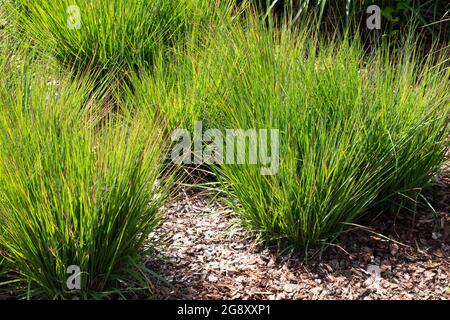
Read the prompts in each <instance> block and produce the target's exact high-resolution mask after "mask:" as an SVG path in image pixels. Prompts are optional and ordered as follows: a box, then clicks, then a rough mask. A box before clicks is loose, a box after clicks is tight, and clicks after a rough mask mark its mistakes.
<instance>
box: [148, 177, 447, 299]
mask: <svg viewBox="0 0 450 320" xmlns="http://www.w3.org/2000/svg"><path fill="white" fill-rule="evenodd" d="M433 198H434V199H438V200H436V201H435V202H434V203H433V205H434V207H435V209H436V211H437V212H436V213H433V212H432V210H424V211H423V212H421V213H418V214H416V215H415V216H414V215H413V214H412V213H405V212H404V213H400V214H397V215H392V216H387V215H381V216H378V217H375V218H374V217H372V218H371V220H369V219H365V220H363V221H361V222H360V223H361V224H363V225H365V226H369V227H370V228H371V229H372V230H373V231H375V232H376V233H379V234H382V235H383V236H386V237H387V238H389V239H386V238H384V237H381V236H378V235H376V234H374V233H373V232H368V231H367V230H362V229H360V230H356V231H352V232H349V233H346V234H345V235H343V236H342V237H341V238H340V239H339V241H338V242H337V244H336V245H335V246H333V247H330V249H328V250H327V251H326V253H325V254H324V255H323V256H322V257H321V259H319V258H314V259H311V260H308V261H305V259H303V258H301V257H299V256H295V255H277V254H276V253H275V252H274V251H271V250H270V249H268V248H264V247H263V246H260V245H258V244H256V243H255V242H254V241H252V240H251V239H249V237H248V235H247V234H246V233H245V232H244V231H242V230H240V229H239V228H237V227H236V224H235V222H236V220H235V217H234V215H233V213H232V212H231V211H229V210H227V209H225V208H224V207H223V206H221V205H220V204H219V203H218V202H216V201H211V198H210V197H209V196H207V195H204V194H201V193H195V192H192V191H189V190H184V191H183V192H182V194H181V195H180V197H179V199H175V200H173V201H172V202H171V204H170V206H169V210H168V213H167V216H166V218H167V219H166V222H165V223H164V224H163V226H162V227H161V228H159V230H158V234H156V235H155V236H158V237H162V239H163V243H164V244H166V245H164V246H162V248H161V250H160V253H159V254H160V257H161V258H162V259H164V263H155V264H154V266H152V267H153V269H154V271H155V272H157V273H158V274H160V275H161V276H163V277H164V278H165V279H166V280H167V283H163V282H161V283H158V284H157V285H156V287H157V288H158V289H157V292H156V294H157V297H158V298H160V299H450V179H447V180H446V179H444V178H442V179H441V180H440V181H439V187H438V188H436V189H435V190H434V191H433ZM152 265H153V263H152ZM377 274H378V275H379V276H377ZM169 283H170V284H169Z"/></svg>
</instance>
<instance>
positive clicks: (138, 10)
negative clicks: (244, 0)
mask: <svg viewBox="0 0 450 320" xmlns="http://www.w3.org/2000/svg"><path fill="white" fill-rule="evenodd" d="M222 2H223V1H222ZM6 5H7V8H8V12H9V13H10V15H11V16H12V17H13V19H12V20H13V21H14V22H15V23H16V24H17V25H18V27H19V29H20V30H22V33H23V35H24V36H25V37H27V38H29V39H30V40H31V41H33V43H34V44H35V45H37V46H38V47H39V48H41V49H42V50H43V51H44V52H47V53H52V54H53V56H54V57H56V58H57V59H58V60H60V61H61V62H62V63H64V64H65V65H67V66H69V67H70V68H73V67H75V68H76V69H77V70H79V71H87V70H94V71H95V72H97V73H98V72H103V73H110V74H111V73H112V74H115V75H116V76H118V77H119V78H121V79H123V77H124V76H125V74H126V73H127V72H128V71H130V70H134V69H136V68H148V67H150V66H152V64H153V59H154V55H155V53H156V52H159V51H161V50H163V49H164V48H170V46H171V45H173V44H174V43H177V42H179V41H182V40H183V38H184V37H186V36H187V35H189V34H192V33H198V29H201V27H202V24H203V23H205V22H206V21H207V19H208V18H209V17H210V16H212V15H213V14H214V6H215V4H214V3H212V2H211V1H204V0H183V1H167V0H144V1H128V0H112V1H111V0H97V1H91V0H78V1H69V0H56V1H46V0H7V2H6Z"/></svg>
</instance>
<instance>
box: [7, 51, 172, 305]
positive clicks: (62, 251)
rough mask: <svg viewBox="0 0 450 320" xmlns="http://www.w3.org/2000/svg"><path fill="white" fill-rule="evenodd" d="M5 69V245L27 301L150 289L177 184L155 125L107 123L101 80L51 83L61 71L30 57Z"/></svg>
mask: <svg viewBox="0 0 450 320" xmlns="http://www.w3.org/2000/svg"><path fill="white" fill-rule="evenodd" d="M36 64H37V65H36ZM1 69H2V74H4V75H5V79H4V81H2V85H1V86H0V97H1V99H0V100H1V102H0V110H1V116H0V127H1V130H0V146H1V152H0V161H1V165H0V168H1V169H0V182H1V183H0V244H1V246H2V249H3V248H4V251H2V252H3V253H4V254H5V258H6V259H7V261H8V264H9V265H10V266H11V268H12V269H13V270H14V272H15V273H16V274H17V275H18V279H19V280H21V281H22V283H25V284H26V285H27V286H26V287H27V288H28V290H27V295H28V297H44V298H51V299H62V298H71V297H75V296H76V297H81V298H88V297H91V298H92V297H94V298H99V297H103V296H105V295H107V294H114V293H117V294H121V289H122V290H131V289H136V288H144V289H145V290H149V288H151V281H150V280H149V278H148V274H149V273H148V271H149V270H147V269H146V267H145V265H144V264H143V263H144V260H145V259H144V258H148V257H149V255H148V250H149V249H150V248H149V247H148V243H147V237H148V234H149V233H150V232H151V231H152V230H153V229H154V228H155V227H156V225H157V224H158V222H159V220H160V217H161V213H160V208H161V206H162V204H163V202H164V200H165V199H166V196H167V193H168V188H169V185H170V178H167V179H166V178H165V177H163V176H161V175H160V173H161V171H162V170H163V168H162V163H163V161H162V159H163V158H164V154H165V152H164V146H165V144H164V142H163V139H162V138H161V134H160V131H159V129H158V126H157V124H156V121H153V122H152V123H151V127H149V122H148V121H147V120H148V119H146V118H145V117H140V116H139V115H136V117H134V118H130V119H128V120H126V119H123V118H120V119H119V118H118V117H116V118H113V117H112V116H110V117H108V118H102V119H100V117H99V115H100V114H101V113H100V112H99V111H98V110H97V109H98V107H97V106H96V102H95V101H96V100H101V99H100V98H99V99H97V98H96V97H95V94H93V93H92V92H93V87H94V83H95V79H91V80H84V81H73V80H70V79H69V76H63V75H61V74H59V77H58V78H57V79H58V81H57V82H55V81H49V79H48V76H49V75H51V74H54V72H55V71H54V68H53V67H52V68H51V67H47V64H46V63H39V64H38V63H37V62H33V63H28V60H27V59H24V60H23V61H22V62H21V63H20V64H19V65H17V64H16V61H15V60H14V59H13V60H11V59H10V58H8V59H6V61H4V63H2V65H1ZM86 106H88V107H86ZM82 107H84V108H82ZM100 120H101V121H100ZM70 265H77V266H79V267H80V270H81V272H82V274H81V290H73V291H71V290H69V288H68V287H67V284H66V281H67V280H68V277H69V276H70V274H68V273H67V272H68V267H69V266H70Z"/></svg>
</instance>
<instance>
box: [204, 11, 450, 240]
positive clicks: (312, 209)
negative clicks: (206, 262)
mask: <svg viewBox="0 0 450 320" xmlns="http://www.w3.org/2000/svg"><path fill="white" fill-rule="evenodd" d="M413 47H414V46H412V48H413ZM207 48H208V49H207V52H206V53H205V55H204V56H203V58H202V59H203V60H202V62H200V63H201V64H202V65H203V67H202V68H203V70H204V71H203V72H204V75H205V78H206V79H207V80H205V83H207V84H206V85H207V87H208V88H209V90H210V91H211V96H210V100H209V101H210V103H209V105H208V110H209V118H210V121H212V123H213V125H212V126H215V127H217V128H221V129H224V128H230V129H235V128H240V129H279V130H280V139H279V144H280V145H279V155H280V162H279V169H278V171H277V172H276V174H274V175H262V174H261V167H262V166H261V165H251V164H249V161H248V157H247V159H246V162H245V164H244V165H239V164H235V165H221V166H217V171H218V174H219V176H220V177H221V178H222V181H223V183H224V186H225V189H226V190H227V192H228V194H229V195H230V196H231V197H232V199H234V200H233V201H232V204H233V206H234V209H235V210H236V211H237V212H238V214H239V215H240V218H241V220H242V223H243V225H244V226H246V227H247V228H248V229H250V230H252V231H255V232H256V233H258V234H259V235H261V236H262V237H263V238H264V239H266V240H267V241H269V242H280V243H285V244H286V243H287V244H289V245H293V246H298V247H303V248H304V247H308V246H309V245H312V244H327V243H329V242H330V241H332V240H333V239H334V238H335V237H337V236H338V235H339V234H340V233H341V232H343V231H344V230H346V228H347V227H348V225H349V224H351V223H354V222H355V221H356V220H357V219H358V218H359V217H361V216H362V215H363V214H365V213H367V212H368V211H369V210H370V209H372V208H374V207H375V206H376V207H377V208H379V207H381V208H383V209H386V210H392V209H396V208H398V207H400V206H406V205H407V202H408V201H409V202H411V201H415V200H417V199H418V197H419V196H418V194H420V192H421V191H422V190H423V188H425V187H426V186H427V185H428V183H429V182H430V179H431V178H432V177H433V176H434V175H435V174H436V173H437V172H438V170H439V168H440V166H441V164H442V163H443V161H444V158H445V150H446V149H447V148H448V146H449V145H448V133H449V130H448V116H449V93H448V80H449V70H448V69H446V68H445V67H444V65H445V64H444V63H442V62H443V61H439V62H440V63H438V64H437V65H434V64H432V63H431V61H432V59H431V58H430V59H426V60H424V61H422V60H417V58H415V54H414V51H413V49H410V50H408V49H407V48H406V47H405V49H404V50H402V51H401V52H402V53H401V54H397V55H393V54H390V53H389V50H388V49H386V48H379V49H378V50H377V51H376V53H374V54H372V55H370V56H366V55H365V54H364V53H363V50H362V48H361V46H360V44H359V43H358V41H354V40H353V39H351V38H347V39H344V40H343V41H338V40H336V41H330V42H325V41H322V40H321V39H320V38H319V37H317V36H315V35H314V34H311V32H310V31H309V30H303V29H302V30H292V29H290V28H289V27H285V26H280V28H275V27H273V25H272V24H270V23H269V24H267V23H261V22H259V21H257V20H256V19H252V18H250V20H249V21H247V22H246V23H244V25H241V24H235V25H233V26H231V27H230V28H228V29H227V28H221V29H215V30H213V31H212V32H211V36H210V41H209V42H208V45H207ZM410 48H411V47H410ZM241 147H242V146H241ZM258 148H261V145H259V146H258ZM268 150H271V148H270V146H269V147H268ZM247 151H248V150H247Z"/></svg>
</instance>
